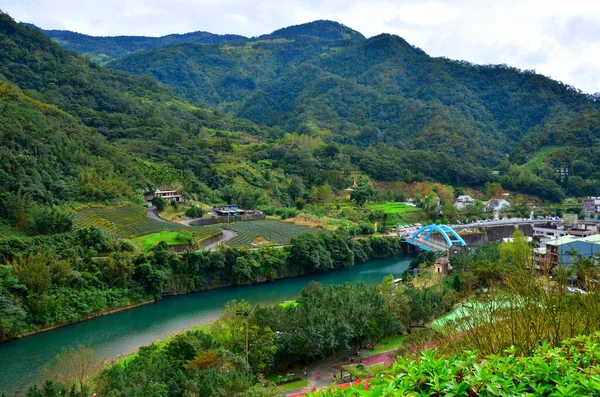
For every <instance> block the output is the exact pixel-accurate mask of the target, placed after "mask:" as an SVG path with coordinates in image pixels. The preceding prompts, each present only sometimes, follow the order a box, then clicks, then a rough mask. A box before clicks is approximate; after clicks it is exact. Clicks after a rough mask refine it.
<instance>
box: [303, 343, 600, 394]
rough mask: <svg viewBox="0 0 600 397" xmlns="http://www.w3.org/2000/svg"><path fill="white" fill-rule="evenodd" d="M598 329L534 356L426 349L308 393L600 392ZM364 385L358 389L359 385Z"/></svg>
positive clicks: (547, 348) (544, 347)
mask: <svg viewBox="0 0 600 397" xmlns="http://www.w3.org/2000/svg"><path fill="white" fill-rule="evenodd" d="M599 344H600V333H597V334H595V335H592V336H579V337H576V338H574V339H569V340H566V341H564V342H563V343H562V346H560V347H557V348H550V347H549V346H548V345H546V344H544V345H542V346H540V347H539V349H538V350H537V351H535V352H534V354H533V355H532V356H530V357H519V356H517V355H516V354H515V350H514V349H509V350H507V351H505V355H492V356H487V357H484V358H483V359H482V358H481V357H480V356H478V355H477V353H476V352H465V353H463V354H460V355H456V356H452V357H450V358H444V357H440V356H439V355H438V354H437V352H436V351H427V352H424V353H422V354H421V355H420V356H419V357H417V358H414V357H406V358H403V357H400V358H399V359H398V362H397V363H395V364H394V365H393V366H392V367H391V369H390V370H389V371H387V372H386V373H384V374H382V375H379V376H377V377H374V378H371V379H370V381H369V386H368V390H364V388H365V386H364V383H363V384H361V385H359V386H354V387H351V388H349V389H346V390H322V391H318V392H315V393H310V394H309V396H315V397H316V396H332V397H341V396H344V397H349V396H359V395H360V396H362V397H375V396H384V395H385V396H390V397H392V396H481V397H484V396H600V348H599ZM359 390H360V391H359Z"/></svg>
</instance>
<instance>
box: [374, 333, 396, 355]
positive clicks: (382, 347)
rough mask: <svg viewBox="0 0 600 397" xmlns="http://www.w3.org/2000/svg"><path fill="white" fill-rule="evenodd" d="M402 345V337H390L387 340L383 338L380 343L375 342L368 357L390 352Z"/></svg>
mask: <svg viewBox="0 0 600 397" xmlns="http://www.w3.org/2000/svg"><path fill="white" fill-rule="evenodd" d="M403 343H404V336H402V335H392V336H388V337H387V338H383V339H382V340H380V341H377V344H375V349H373V350H369V351H368V354H369V356H374V355H376V354H379V353H383V352H387V351H390V350H394V349H397V348H399V347H400V346H402V344H403Z"/></svg>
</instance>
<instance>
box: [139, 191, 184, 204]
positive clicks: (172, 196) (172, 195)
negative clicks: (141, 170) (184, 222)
mask: <svg viewBox="0 0 600 397" xmlns="http://www.w3.org/2000/svg"><path fill="white" fill-rule="evenodd" d="M154 196H159V197H162V198H164V199H165V200H167V201H171V200H175V201H182V200H183V196H182V195H181V194H177V191H176V190H158V189H157V190H154V191H151V192H148V193H146V196H145V199H146V201H148V202H150V201H152V198H153V197H154Z"/></svg>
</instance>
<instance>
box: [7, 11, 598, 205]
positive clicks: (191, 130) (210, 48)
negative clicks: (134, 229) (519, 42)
mask: <svg viewBox="0 0 600 397" xmlns="http://www.w3.org/2000/svg"><path fill="white" fill-rule="evenodd" d="M0 43H1V44H2V45H1V46H0V57H2V60H3V62H2V63H1V64H0V75H1V76H2V78H3V79H5V80H6V82H7V83H6V85H5V86H6V87H7V88H6V89H5V90H9V91H11V92H14V93H15V94H14V95H17V97H18V98H21V99H20V100H23V101H26V102H27V101H29V102H27V103H29V104H31V103H35V104H36V106H37V109H41V108H44V109H45V107H46V106H50V108H53V109H56V111H61V112H63V113H61V114H62V116H61V117H66V118H67V119H68V120H69V123H72V125H73V126H74V127H72V128H75V129H77V131H81V134H88V135H89V137H90V139H87V138H86V139H84V140H85V141H92V142H99V143H98V144H94V145H88V148H89V151H85V150H88V149H85V148H84V149H82V150H84V151H83V152H81V153H80V155H79V156H78V157H77V158H76V159H73V160H72V161H69V162H68V164H66V163H65V164H62V165H61V167H62V168H60V167H57V168H56V169H54V170H53V172H58V171H59V170H65V172H64V173H63V174H60V175H59V174H57V176H56V178H58V179H57V180H58V182H56V181H54V179H53V178H43V177H36V178H33V177H32V178H29V179H27V180H23V181H19V180H18V179H13V180H11V182H7V186H10V187H9V188H8V187H7V189H6V190H7V191H10V192H12V193H13V194H17V193H18V192H19V191H21V192H23V193H25V192H26V191H27V190H29V191H31V192H32V193H31V197H34V198H35V200H38V201H40V202H60V201H64V200H68V199H76V200H84V201H85V200H91V201H94V200H103V199H107V198H113V197H119V196H123V195H128V194H131V191H132V190H131V189H133V190H135V189H139V190H141V189H144V188H147V187H152V186H165V185H169V184H171V185H172V184H173V183H176V184H179V185H178V186H181V189H182V190H183V191H184V192H185V193H186V194H188V195H192V196H193V195H205V197H206V195H210V196H211V197H214V198H223V197H225V198H227V199H228V200H231V199H232V198H234V199H236V197H237V200H238V201H239V200H241V199H240V197H241V196H240V195H241V194H246V193H247V192H246V193H243V192H242V190H240V189H242V188H243V189H246V190H247V191H250V193H248V194H246V195H245V196H244V197H252V198H253V199H252V200H254V201H256V200H259V201H260V200H263V202H264V200H267V201H271V202H274V203H276V204H281V205H289V204H290V201H289V200H290V197H289V195H287V193H285V192H284V191H283V190H284V189H287V185H288V184H289V181H290V179H289V178H290V177H291V176H292V175H298V176H300V177H301V178H302V179H303V182H304V184H305V186H306V187H311V186H315V185H316V186H320V185H322V184H329V185H330V186H331V187H332V188H335V189H342V188H345V187H347V186H348V184H349V183H350V181H351V177H350V174H351V173H352V172H353V171H356V170H360V171H362V172H365V173H367V174H368V175H370V176H371V177H373V178H375V179H378V180H383V181H404V182H412V181H420V180H425V179H430V180H436V181H440V182H444V183H451V184H453V185H456V186H461V185H470V186H477V185H481V184H483V183H485V182H488V181H498V182H501V183H502V184H503V186H504V187H507V188H513V189H516V190H520V191H523V192H527V193H531V194H537V195H539V196H541V197H543V198H548V199H553V200H560V199H562V198H563V197H564V195H565V192H568V193H571V194H575V195H582V194H600V182H599V181H600V173H599V172H600V161H598V158H599V157H600V154H599V153H600V151H599V149H597V148H598V145H597V140H598V136H599V134H598V133H597V129H598V123H597V120H598V117H599V116H598V115H599V114H600V113H599V112H598V104H597V103H595V102H594V101H593V99H592V98H589V97H587V96H585V95H582V94H580V93H579V92H577V91H576V90H574V89H573V88H571V87H568V86H565V85H563V84H561V83H557V82H554V81H552V80H550V79H548V78H545V77H543V76H539V75H536V74H534V73H531V72H520V71H518V70H516V69H512V68H509V67H505V66H496V67H492V66H477V65H471V64H467V63H461V62H455V61H449V60H447V59H441V58H431V57H429V56H427V55H426V54H425V53H424V52H423V51H421V50H419V49H418V48H415V47H413V46H410V45H409V44H408V43H406V42H405V41H404V40H402V39H401V38H399V37H397V36H392V35H380V36H377V37H374V38H370V39H365V38H364V37H363V36H362V35H360V33H357V32H354V31H352V30H351V29H349V28H347V27H345V26H343V25H340V24H337V23H333V22H328V21H317V22H313V23H311V24H305V25H299V26H293V27H289V28H284V29H281V30H279V31H276V32H273V33H272V34H269V35H265V36H261V37H258V38H255V39H250V40H248V41H246V42H240V41H236V42H232V43H228V44H215V45H208V44H197V43H193V44H186V45H179V46H172V47H165V48H159V49H156V50H153V51H141V52H137V53H134V54H131V55H128V56H126V57H124V58H122V59H120V60H117V61H114V62H113V63H112V64H111V67H112V68H113V69H114V68H121V69H129V70H130V71H131V72H134V73H136V74H146V73H148V74H151V75H152V76H138V77H136V76H133V75H131V74H129V73H127V72H123V71H118V70H111V69H106V68H103V67H100V66H98V65H97V64H95V63H93V62H91V61H89V60H86V59H85V58H84V57H79V56H76V55H75V54H74V53H72V52H68V51H65V50H63V49H61V48H60V47H59V46H58V45H57V44H56V43H54V42H52V41H51V40H50V39H49V38H48V37H47V36H45V35H44V34H43V33H42V32H41V31H40V30H38V29H35V28H31V27H28V26H26V25H25V24H17V23H15V22H14V21H13V20H12V19H11V18H10V17H9V16H8V15H5V14H2V15H1V16H0ZM153 77H156V78H157V79H158V80H162V81H163V82H164V83H165V84H166V85H168V86H170V87H171V88H172V90H173V91H175V93H177V94H179V96H180V97H187V98H190V99H192V100H193V101H194V102H206V103H209V104H211V105H216V106H219V107H221V108H222V110H213V109H210V108H207V107H206V106H204V105H192V104H190V103H189V102H186V101H185V100H184V99H180V98H178V97H175V96H174V95H173V94H172V92H171V91H170V90H169V89H167V88H165V87H164V86H163V85H161V84H160V83H158V82H157V81H156V80H155V79H154V78H153ZM11 95H13V94H11ZM11 98H12V97H11ZM0 99H2V100H3V104H2V106H4V108H3V109H8V108H9V107H10V106H11V105H10V103H9V100H8V99H7V97H6V96H5V97H3V98H0ZM4 102H6V103H4ZM28 106H30V105H28ZM13 109H15V110H14V111H16V112H21V110H20V107H19V106H17V107H13ZM24 109H26V107H23V114H19V115H16V116H18V117H16V116H11V115H10V114H8V113H6V112H4V113H3V114H2V116H3V118H4V119H5V120H6V122H5V123H4V124H3V128H4V130H8V129H7V127H10V128H13V126H12V124H15V127H14V128H15V130H16V131H19V134H20V136H21V138H20V139H21V140H23V141H27V140H28V142H27V144H22V143H19V144H17V143H16V141H15V139H14V136H16V135H15V134H14V133H13V134H12V135H11V134H4V135H2V140H3V141H2V146H3V148H5V149H4V150H7V151H12V152H14V151H19V150H21V148H27V147H28V145H29V147H33V146H35V145H34V144H33V142H34V141H35V139H36V134H38V132H37V130H36V129H33V128H28V127H23V126H24V125H26V123H25V121H23V120H25V119H26V118H27V117H30V118H34V119H39V118H40V117H49V116H48V115H47V114H45V113H41V115H38V113H39V110H35V112H38V113H35V112H33V110H32V112H33V113H32V112H30V113H29V114H26V112H25V111H24ZM223 111H225V113H223ZM53 117H54V116H53ZM237 117H244V118H247V119H250V120H254V121H255V122H257V123H258V125H257V124H254V123H253V122H252V121H248V120H247V119H242V118H237ZM40 120H41V119H40ZM38 121H39V120H38ZM36 122H37V121H36ZM36 122H34V123H33V124H32V125H36ZM37 124H38V125H41V124H44V123H41V122H37ZM46 124H48V125H53V124H56V122H55V121H49V122H48V123H46ZM261 125H263V126H261ZM290 132H291V133H294V134H292V135H290V134H289V133H290ZM40 136H43V134H42V135H40ZM65 139H69V140H71V139H75V137H71V136H70V135H68V134H67V135H66V137H65ZM36 144H37V145H38V146H40V147H43V146H44V145H42V144H41V143H39V142H37V143H36ZM549 145H552V148H551V149H552V150H546V149H547V148H545V151H544V152H543V153H544V156H543V157H542V158H541V163H540V164H541V165H540V166H537V168H535V169H534V168H532V167H530V166H529V165H528V164H525V165H522V166H517V165H515V163H516V164H523V163H526V162H527V161H528V160H529V159H530V158H531V157H532V156H533V157H534V159H537V158H535V156H536V152H537V151H538V149H540V148H543V147H546V146H549ZM84 146H85V145H84ZM44 150H46V149H44ZM53 150H54V149H51V148H48V149H47V151H42V152H43V153H53ZM23 152H24V153H28V154H29V153H30V151H26V150H24V149H23ZM34 153H35V152H34ZM37 153H41V151H40V150H39V149H38V152H37ZM507 155H510V156H511V157H510V158H508V159H507V157H506V156H507ZM111 156H112V157H111ZM114 156H121V157H120V158H123V161H121V160H119V161H115V160H114ZM33 157H34V159H35V160H36V161H37V163H35V164H37V165H35V166H34V167H32V168H31V169H30V170H28V172H31V173H35V172H37V173H39V174H40V175H42V174H43V172H44V169H45V168H46V167H47V165H44V164H43V163H42V162H40V158H39V156H38V157H36V156H35V155H34V156H33ZM7 158H8V157H7ZM586 159H589V161H586ZM3 160H4V158H3ZM79 160H81V161H79ZM106 160H108V161H106ZM125 160H126V161H125ZM52 161H54V160H52ZM61 161H62V158H61ZM106 164H113V165H112V166H107V165H106ZM536 164H537V163H536ZM564 164H567V165H570V166H572V168H571V169H572V170H573V173H574V176H575V179H574V178H569V180H566V179H557V178H556V174H555V172H554V168H553V167H556V166H560V165H564ZM3 167H4V169H5V174H6V175H11V167H12V165H10V164H8V163H5V164H3ZM36 167H38V169H37V170H36ZM111 167H112V168H111ZM492 167H494V168H492ZM492 169H497V170H500V172H501V173H500V176H492V174H491V170H492ZM67 171H68V172H67ZM267 171H268V172H267ZM61 172H62V171H61ZM263 173H265V175H267V174H268V178H271V177H272V175H275V179H271V180H269V179H268V178H267V177H265V176H263ZM577 178H578V179H577ZM573 179H574V180H575V182H571V180H573ZM7 180H9V179H7ZM85 181H88V182H89V181H92V183H87V185H88V186H106V187H107V188H106V189H97V190H96V191H94V190H86V189H83V188H82V186H83V184H84V183H86V182H85ZM122 183H124V184H126V185H127V186H128V187H129V188H130V189H129V190H128V189H124V188H123V189H122V188H121V187H122V185H121V184H122ZM27 184H29V185H27ZM113 184H114V185H115V186H116V187H115V190H114V191H112V190H111V188H108V187H109V186H111V185H113ZM559 184H560V186H559ZM25 185H27V186H25ZM232 189H233V190H232ZM248 189H249V190H248ZM253 189H254V190H253ZM98 190H100V191H103V190H106V191H107V192H109V193H108V194H107V195H105V196H103V195H101V194H100V193H99V192H98ZM71 192H75V193H74V196H73V195H72V194H71ZM86 192H87V193H86ZM110 192H112V193H110Z"/></svg>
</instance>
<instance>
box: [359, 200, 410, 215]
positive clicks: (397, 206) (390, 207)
mask: <svg viewBox="0 0 600 397" xmlns="http://www.w3.org/2000/svg"><path fill="white" fill-rule="evenodd" d="M368 206H369V208H371V209H374V210H380V211H383V212H385V213H386V214H403V213H405V212H416V211H419V208H417V207H413V206H411V205H406V204H404V203H398V202H393V203H377V204H368Z"/></svg>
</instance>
